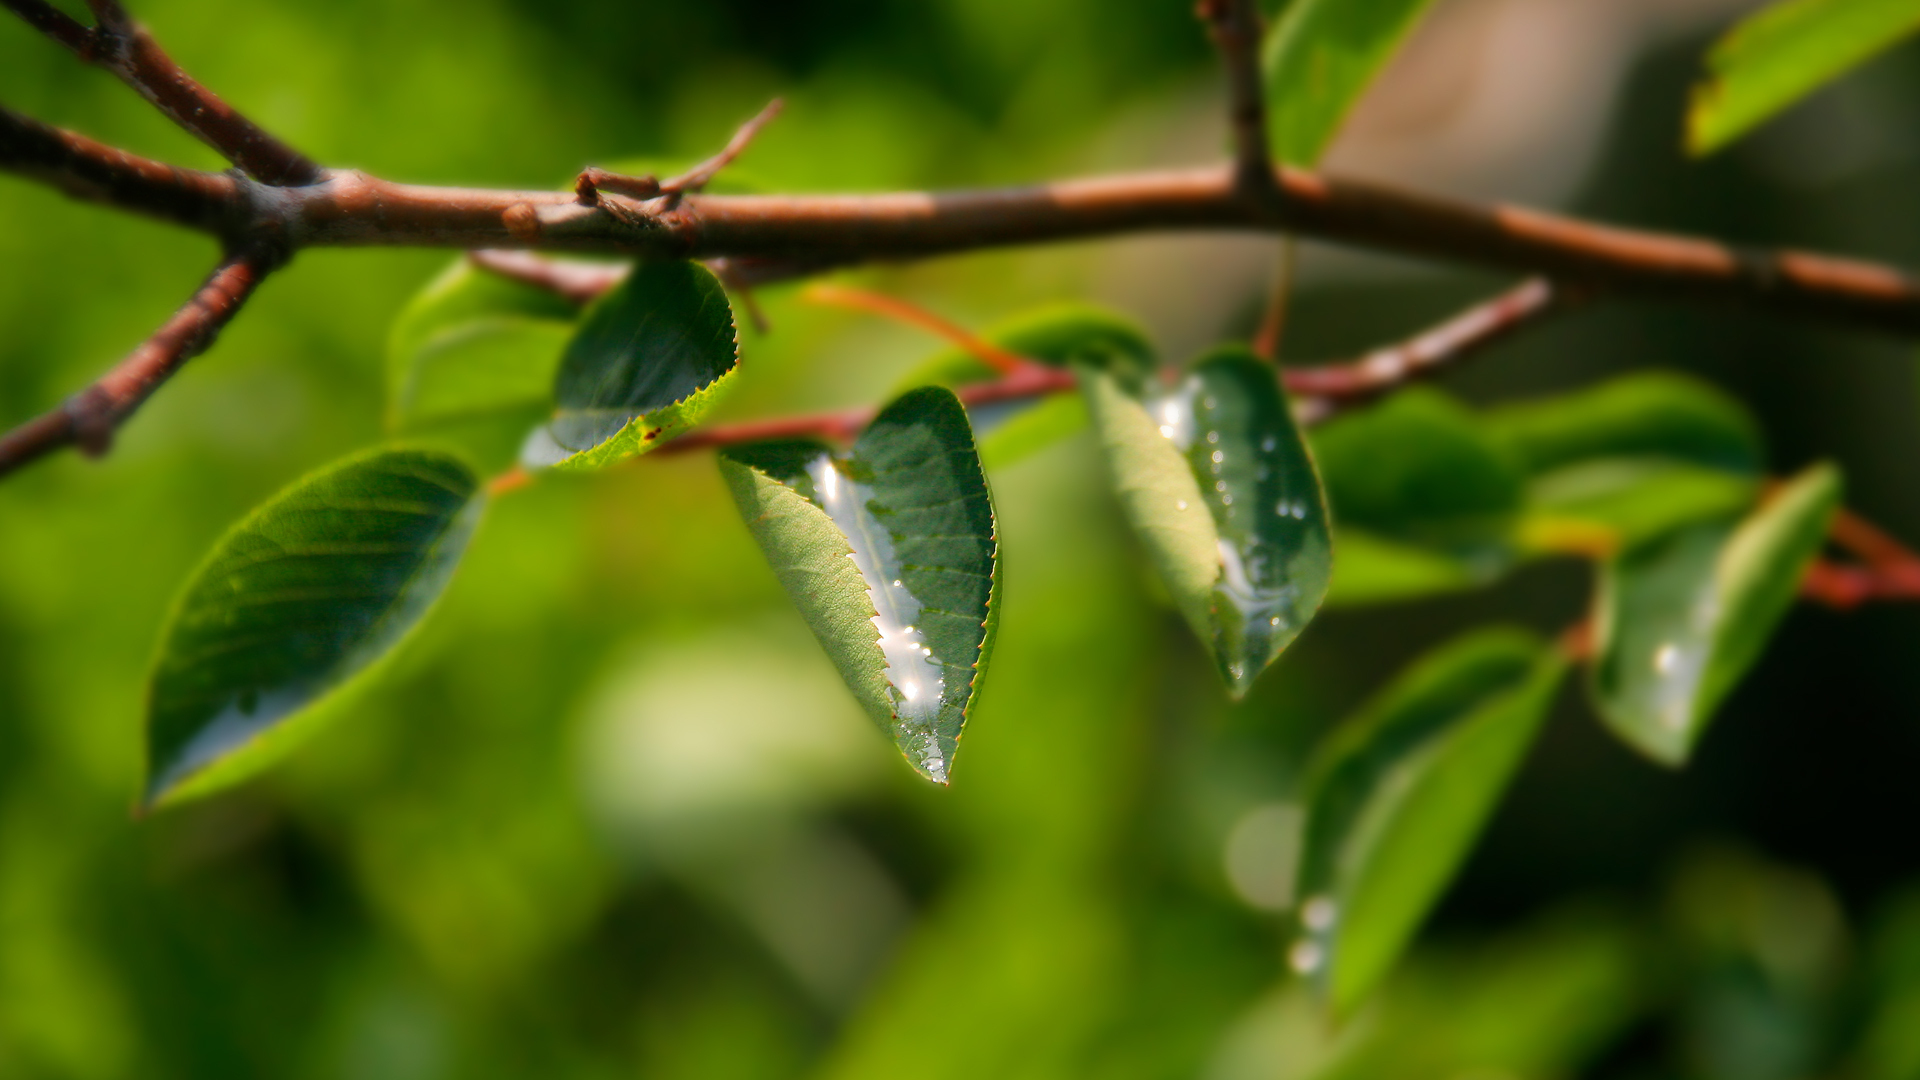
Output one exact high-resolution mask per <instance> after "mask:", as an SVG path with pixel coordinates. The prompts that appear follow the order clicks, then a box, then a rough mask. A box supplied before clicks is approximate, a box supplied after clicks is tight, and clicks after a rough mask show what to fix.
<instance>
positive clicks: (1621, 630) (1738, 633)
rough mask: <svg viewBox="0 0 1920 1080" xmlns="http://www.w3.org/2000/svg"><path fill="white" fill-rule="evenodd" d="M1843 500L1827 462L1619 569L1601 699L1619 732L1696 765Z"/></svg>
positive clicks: (1601, 629) (1610, 600) (1634, 553)
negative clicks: (1746, 508) (1717, 717)
mask: <svg viewBox="0 0 1920 1080" xmlns="http://www.w3.org/2000/svg"><path fill="white" fill-rule="evenodd" d="M1839 499H1840V477H1839V473H1838V472H1836V471H1835V470H1834V469H1833V468H1832V467H1831V466H1825V465H1821V466H1815V467H1813V468H1810V469H1808V470H1806V471H1805V472H1803V473H1801V474H1800V475H1799V476H1797V477H1795V478H1794V479H1793V480H1791V481H1789V482H1788V483H1787V484H1785V485H1784V486H1783V487H1782V488H1781V489H1780V490H1779V491H1778V492H1776V493H1774V495H1773V496H1772V497H1771V498H1770V499H1768V500H1767V501H1766V503H1765V504H1764V505H1762V506H1761V507H1760V509H1759V510H1757V511H1755V512H1754V513H1753V514H1752V515H1751V516H1749V517H1747V518H1746V519H1745V520H1744V521H1743V520H1739V519H1737V518H1727V519H1722V520H1720V521H1710V522H1702V523H1698V524H1695V525H1691V526H1688V527H1686V528H1683V529H1679V530H1677V531H1674V532H1671V533H1668V534H1666V535H1664V536H1661V537H1659V538H1657V539H1654V540H1652V541H1649V542H1647V543H1645V544H1642V545H1639V546H1637V547H1634V548H1631V549H1629V550H1627V551H1626V552H1624V553H1623V554H1621V556H1620V557H1619V558H1618V559H1615V560H1614V561H1613V562H1612V563H1610V564H1609V565H1608V566H1607V568H1606V572H1605V574H1604V576H1603V579H1602V581H1601V583H1600V605H1599V611H1598V614H1597V624H1596V628H1595V629H1596V635H1597V654H1596V658H1595V661H1594V665H1593V692H1594V698H1595V701H1596V703H1597V705H1598V707H1599V710H1600V713H1601V715H1602V716H1603V717H1604V718H1605V719H1606V722H1607V724H1608V726H1610V727H1611V728H1612V729H1613V731H1614V733H1615V734H1617V735H1619V736H1620V737H1621V738H1622V739H1624V740H1625V741H1626V742H1627V744H1628V745H1630V746H1632V747H1634V748H1635V749H1637V750H1639V751H1640V752H1642V753H1644V754H1646V755H1647V756H1648V757H1651V758H1652V759H1654V760H1655V761H1658V762H1661V763H1662V764H1666V765H1680V764H1683V763H1685V761H1686V760H1687V757H1688V756H1689V755H1690V754H1691V753H1692V751H1693V747H1694V744H1695V743H1696V742H1697V741H1698V740H1699V738H1700V735H1701V732H1702V731H1704V730H1705V728H1706V725H1707V722H1708V721H1709V720H1710V719H1711V718H1712V716H1713V712H1714V710H1715V709H1716V708H1718V707H1719V705H1720V703H1721V702H1722V701H1724V700H1725V699H1726V696H1727V694H1728V693H1730V692H1731V691H1732V690H1733V688H1734V686H1735V685H1737V684H1738V683H1739V681H1740V679H1741V678H1742V677H1743V676H1745V675H1746V673H1747V669H1748V668H1750V667H1752V666H1753V663H1754V662H1755V661H1756V660H1758V659H1759V658H1760V653H1761V652H1762V651H1763V650H1764V649H1765V647H1766V643H1767V639H1768V638H1769V637H1770V636H1771V635H1772V633H1773V629H1774V627H1775V626H1776V625H1778V624H1779V622H1780V619H1781V617H1782V616H1784V615H1785V614H1786V612H1787V608H1788V607H1790V606H1791V605H1792V603H1793V598H1794V595H1795V593H1796V592H1797V591H1798V589H1799V586H1800V578H1801V575H1802V574H1803V573H1804V572H1805V570H1806V566H1807V563H1808V562H1809V561H1811V560H1812V559H1813V557H1814V556H1815V555H1816V554H1818V552H1819V550H1820V544H1821V541H1822V540H1823V539H1824V538H1825V537H1826V533H1827V525H1828V522H1829V520H1830V519H1831V518H1832V516H1833V512H1834V509H1835V507H1837V506H1838V505H1839Z"/></svg>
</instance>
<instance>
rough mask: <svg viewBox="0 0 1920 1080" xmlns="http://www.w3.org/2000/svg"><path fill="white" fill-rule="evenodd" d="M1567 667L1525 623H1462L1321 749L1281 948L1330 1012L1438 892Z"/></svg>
mask: <svg viewBox="0 0 1920 1080" xmlns="http://www.w3.org/2000/svg"><path fill="white" fill-rule="evenodd" d="M1565 669H1566V662H1565V660H1564V659H1563V658H1562V657H1561V656H1560V654H1559V652H1558V650H1555V649H1553V648H1551V647H1550V646H1548V645H1547V644H1545V643H1544V642H1542V641H1540V640H1539V639H1538V638H1536V637H1534V636H1533V635H1531V634H1528V633H1523V632H1520V631H1513V630H1491V631H1482V632H1479V633H1476V634H1472V635H1469V636H1468V637H1466V638H1464V639H1461V640H1457V641H1455V642H1453V643H1451V644H1449V645H1447V646H1444V647H1443V648H1441V649H1440V650H1438V651H1437V652H1435V653H1433V654H1430V655H1429V656H1428V657H1426V658H1425V659H1423V660H1421V661H1420V662H1419V663H1418V664H1416V665H1415V666H1414V667H1413V668H1412V669H1411V670H1409V671H1407V672H1406V673H1405V674H1403V675H1401V676H1400V677H1399V678H1398V679H1396V680H1395V681H1394V683H1393V684H1392V685H1391V686H1389V687H1388V688H1387V689H1386V690H1385V691H1384V692H1382V693H1381V695H1380V696H1379V697H1378V698H1376V699H1375V700H1374V701H1373V702H1372V703H1371V704H1369V705H1368V706H1366V707H1365V708H1364V709H1363V710H1362V711H1361V713H1360V714H1359V715H1358V716H1356V717H1355V718H1354V719H1352V720H1350V721H1348V722H1347V723H1346V724H1345V725H1344V726H1342V727H1341V728H1339V729H1338V730H1336V731H1335V732H1334V733H1333V735H1331V736H1330V737H1329V738H1328V740H1327V742H1326V743H1325V745H1324V746H1323V747H1322V748H1321V750H1320V751H1319V752H1318V754H1317V755H1316V757H1315V759H1314V763H1313V765H1312V767H1311V770H1310V772H1309V779H1308V784H1307V797H1306V800H1307V819H1306V822H1307V823H1306V840H1305V845H1304V848H1303V850H1302V854H1301V866H1300V877H1299V883H1300V884H1299V895H1300V897H1301V900H1300V902H1299V904H1298V905H1297V906H1296V909H1295V913H1296V916H1297V919H1298V923H1299V927H1298V931H1297V937H1296V938H1295V941H1294V944H1293V946H1292V948H1291V950H1290V951H1289V954H1288V959H1289V963H1290V964H1291V966H1292V967H1293V968H1294V970H1295V971H1296V972H1299V973H1300V974H1302V975H1304V976H1306V977H1307V978H1309V979H1310V980H1311V981H1312V983H1313V984H1314V986H1315V987H1316V989H1317V990H1319V992H1320V993H1321V995H1322V996H1323V997H1324V998H1325V999H1326V1000H1328V1001H1329V1003H1330V1004H1331V1005H1332V1006H1333V1008H1334V1009H1335V1011H1336V1012H1339V1013H1346V1012H1349V1011H1350V1010H1351V1009H1352V1008H1353V1007H1354V1006H1355V1005H1356V1004H1358V1003H1359V1002H1360V1000H1361V999H1362V998H1364V997H1365V996H1366V994H1367V993H1368V991H1370V990H1372V989H1373V987H1374V986H1375V985H1377V984H1378V982H1379V981H1380V979H1381V977H1382V976H1384V975H1385V974H1386V973H1387V971H1388V970H1389V969H1390V968H1391V967H1392V966H1393V964H1394V962H1395V960H1397V959H1398V958H1399V955H1400V953H1401V952H1402V951H1403V950H1404V949H1405V948H1406V945H1407V943H1408V942H1409V941H1410V940H1411V939H1412V937H1413V935H1414V933H1415V931H1416V930H1417V929H1418V928H1419V925H1420V923H1421V921H1422V920H1424V919H1425V917H1426V915H1427V913H1428V911H1429V910H1430V909H1431V908H1432V907H1433V904H1434V903H1435V901H1437V900H1438V899H1439V897H1440V895H1441V894H1442V893H1443V892H1444V891H1445V890H1446V887H1447V884H1448V883H1449V882H1450V881H1451V880H1452V879H1453V876H1454V874H1455V873H1456V872H1457V871H1458V870H1459V868H1460V865H1461V863H1462V862H1463V861H1464V860H1465V858H1466V856H1467V853H1468V852H1469V851H1471V850H1472V847H1473V843H1474V841H1475V840H1476V839H1477V838H1478V837H1479V835H1480V832H1481V831H1482V829H1483V828H1484V827H1485V825H1486V823H1487V820H1488V819H1489V818H1490V817H1491V816H1492V813H1493V810H1494V808H1495V806H1496V805H1497V804H1498V803H1499V800H1500V797H1501V795H1502V794H1503V793H1504V792H1505V791H1506V789H1507V785H1508V783H1509V781H1510V780H1511V779H1512V777H1513V774H1514V772H1515V771H1516V770H1517V769H1518V768H1519V766H1520V763H1521V761H1522V760H1523V759H1524V758H1525V756H1526V752H1527V749H1528V747H1530V746H1531V745H1532V743H1533V739H1534V736H1535V734H1536V733H1537V732H1538V730H1539V727H1540V723H1541V721H1542V719H1543V718H1544V717H1545V716H1546V714H1547V711H1548V709H1549V708H1550V707H1551V706H1552V704H1553V698H1554V692H1555V690H1556V689H1557V688H1558V686H1559V685H1560V680H1561V677H1562V675H1563V674H1564V672H1565Z"/></svg>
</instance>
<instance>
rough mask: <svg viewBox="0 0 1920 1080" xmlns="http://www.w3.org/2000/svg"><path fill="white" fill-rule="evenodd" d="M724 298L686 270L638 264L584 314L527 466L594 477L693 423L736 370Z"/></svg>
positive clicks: (693, 267) (712, 282) (681, 265)
mask: <svg viewBox="0 0 1920 1080" xmlns="http://www.w3.org/2000/svg"><path fill="white" fill-rule="evenodd" d="M739 359H740V344H739V337H738V334H737V332H736V331H735V328H734V323H733V309H732V308H731V307H730V306H728V304H727V294H726V290H724V289H722V288H721V286H720V282H719V279H717V278H715V277H714V276H713V274H712V272H710V271H709V270H707V269H706V268H705V267H703V266H700V265H698V264H695V263H690V262H669V263H643V264H641V265H639V266H637V267H635V268H634V271H633V273H632V274H630V275H629V276H628V277H627V279H626V280H625V281H623V282H622V283H621V284H620V285H619V287H617V288H615V289H613V290H612V291H610V292H608V293H607V294H606V295H605V296H603V297H601V298H600V299H599V300H596V301H594V303H593V305H592V306H591V307H589V308H588V309H587V313H586V316H585V318H584V319H583V320H582V321H581V324H580V329H579V331H578V332H577V333H575V334H574V337H573V340H572V341H570V342H569V343H568V344H567V351H566V355H565V356H564V357H562V359H561V361H560V371H559V374H558V376H556V377H555V379H554V389H553V399H554V401H555V403H556V405H557V406H558V408H557V410H556V412H555V413H554V417H553V420H552V421H551V422H550V423H549V424H548V425H547V426H546V427H545V428H544V429H543V432H542V434H541V435H537V436H536V437H535V440H534V441H533V442H531V443H529V445H528V448H527V450H526V452H525V454H524V455H523V456H524V457H525V459H526V460H527V462H528V464H532V465H552V466H553V467H554V468H558V469H600V468H605V467H606V466H608V465H611V464H614V463H615V462H618V461H621V460H624V459H626V458H629V457H633V456H635V455H637V454H644V453H646V452H647V451H648V450H651V449H653V448H654V447H656V446H659V445H660V444H661V443H663V442H666V441H667V440H669V439H671V438H673V437H674V436H675V435H678V434H679V433H680V432H682V431H685V430H686V429H687V428H689V427H692V426H693V425H694V424H696V423H698V422H699V420H700V418H701V417H702V416H704V415H706V413H707V411H708V410H709V409H711V408H712V407H713V405H714V402H715V401H716V400H717V395H718V393H719V392H720V390H721V388H722V387H723V386H724V384H725V381H726V379H727V377H728V376H729V375H731V374H732V373H733V372H734V370H735V369H736V368H737V367H738V366H739Z"/></svg>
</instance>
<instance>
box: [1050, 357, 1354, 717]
mask: <svg viewBox="0 0 1920 1080" xmlns="http://www.w3.org/2000/svg"><path fill="white" fill-rule="evenodd" d="M1080 381H1081V386H1082V388H1083V389H1084V391H1085V393H1086V397H1087V403H1088V409H1089V411H1090V412H1091V414H1092V416H1093V420H1094V426H1095V428H1096V430H1097V431H1098V432H1099V435H1100V441H1101V444H1102V446H1103V448H1104V449H1105V451H1106V458H1107V465H1108V470H1109V473H1110V475H1111V477H1112V480H1113V484H1114V488H1115V490H1116V491H1117V492H1118V494H1119V496H1120V502H1121V506H1122V508H1123V509H1124V510H1125V512H1126V514H1127V518H1128V520H1129V521H1130V522H1131V523H1132V524H1133V527H1134V529H1135V530H1136V531H1137V532H1138V533H1139V534H1140V538H1141V540H1142V542H1143V543H1144V544H1145V545H1146V547H1147V551H1148V553H1149V555H1150V556H1151V557H1152V559H1153V561H1154V564H1155V566H1156V568H1157V569H1158V570H1159V571H1160V575H1161V577H1162V579H1163V580H1164V581H1165V583H1166V585H1167V589H1168V591H1169V592H1170V593H1171V594H1172V595H1173V599H1174V602H1175V604H1176V605H1178V607H1179V609H1180V612H1181V614H1183V615H1184V616H1186V619H1187V622H1188V624H1189V625H1191V626H1192V627H1193V630H1194V632H1195V633H1196V634H1198V635H1199V636H1200V639H1201V641H1202V642H1204V643H1205V644H1206V646H1207V649H1208V651H1209V652H1210V653H1211V654H1212V656H1213V659H1214V663H1215V667H1216V669H1217V670H1218V671H1219V673H1220V677H1221V679H1222V680H1224V681H1225V683H1226V685H1227V688H1228V690H1229V691H1230V692H1231V693H1232V694H1233V696H1235V697H1240V696H1242V695H1244V694H1245V693H1246V692H1247V691H1248V690H1249V689H1250V688H1251V687H1252V686H1253V682H1254V680H1255V679H1257V678H1258V677H1259V676H1260V673H1261V672H1262V671H1265V670H1266V668H1267V665H1269V664H1271V663H1272V662H1273V660H1274V659H1275V658H1276V657H1278V656H1279V655H1280V652H1281V650H1283V649H1285V648H1286V647H1287V646H1288V645H1289V644H1291V643H1292V642H1293V639H1294V638H1295V637H1297V636H1299V634H1300V631H1301V630H1303V629H1305V627H1306V625H1307V623H1308V621H1309V620H1311V619H1312V618H1313V616H1314V613H1315V612H1316V611H1318V610H1319V607H1320V601H1321V600H1322V599H1323V598H1324V597H1325V596H1326V593H1327V585H1328V582H1329V580H1330V579H1331V577H1332V574H1333V546H1332V539H1331V536H1330V534H1329V531H1328V521H1327V503H1326V497H1325V495H1324V494H1323V493H1322V491H1321V487H1320V478H1319V476H1318V475H1317V474H1316V472H1315V470H1314V464H1313V459H1312V458H1311V457H1310V456H1309V455H1308V453H1307V447H1306V444H1305V443H1304V442H1303V441H1302V440H1301V437H1300V430H1299V428H1298V426H1297V425H1296V424H1295V422H1294V419H1293V413H1292V410H1291V409H1290V408H1289V407H1288V404H1287V401H1286V398H1285V396H1284V395H1283V394H1282V393H1281V390H1280V386H1279V381H1278V379H1276V378H1275V373H1274V369H1273V367H1272V366H1271V365H1269V364H1267V363H1265V362H1264V361H1262V360H1260V359H1259V358H1258V357H1256V356H1254V355H1253V354H1252V353H1251V352H1249V351H1247V350H1246V349H1244V348H1242V347H1239V346H1229V347H1223V348H1220V349H1217V350H1215V351H1214V352H1211V353H1208V354H1206V355H1205V356H1202V357H1201V358H1200V359H1199V360H1197V361H1195V362H1194V364H1193V365H1192V366H1191V367H1189V368H1188V369H1187V371H1186V373H1185V374H1183V375H1182V376H1181V377H1180V379H1179V381H1178V382H1177V383H1176V384H1175V385H1174V386H1173V387H1172V388H1171V389H1170V390H1164V391H1162V390H1158V389H1156V388H1154V387H1152V386H1151V385H1150V384H1147V383H1146V382H1144V381H1143V380H1141V379H1140V378H1139V377H1138V376H1137V374H1136V373H1134V372H1132V371H1130V370H1126V369H1119V370H1116V369H1115V368H1113V367H1105V368H1101V367H1094V366H1083V367H1082V368H1081V375H1080Z"/></svg>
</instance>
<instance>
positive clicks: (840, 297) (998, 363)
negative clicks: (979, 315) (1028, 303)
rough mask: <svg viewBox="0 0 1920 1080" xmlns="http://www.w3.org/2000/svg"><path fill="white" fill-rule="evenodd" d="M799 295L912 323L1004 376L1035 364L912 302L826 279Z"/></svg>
mask: <svg viewBox="0 0 1920 1080" xmlns="http://www.w3.org/2000/svg"><path fill="white" fill-rule="evenodd" d="M800 295H801V297H802V298H803V299H806V300H811V301H813V302H814V303H816V304H832V305H834V306H836V307H844V308H853V309H855V310H858V311H871V312H873V313H874V314H876V315H885V316H886V317H888V318H890V319H897V320H899V321H900V322H903V323H906V324H908V325H909V326H917V327H919V328H920V329H922V330H925V331H927V332H928V333H931V334H935V335H937V336H939V337H943V338H946V339H947V340H948V341H951V342H953V343H954V344H955V345H958V346H959V347H960V348H962V349H965V350H966V351H967V352H969V353H971V354H973V356H974V357H975V358H977V359H978V360H979V361H980V362H981V363H983V364H986V365H987V366H989V367H991V368H993V369H994V370H996V371H998V372H1000V373H1001V374H1002V375H1012V374H1014V373H1016V372H1019V371H1021V370H1022V369H1025V368H1028V367H1031V366H1033V361H1031V360H1028V359H1026V358H1025V357H1021V356H1016V355H1014V354H1013V353H1010V352H1008V351H1007V350H1005V349H1002V348H1001V347H999V346H998V345H995V344H993V343H992V342H990V341H987V340H986V339H984V338H982V337H980V336H979V335H977V334H975V333H973V332H972V331H970V330H968V329H966V328H965V327H963V326H959V325H957V324H955V323H952V322H948V321H947V320H946V319H943V318H941V317H940V316H938V315H935V314H934V313H933V312H931V311H928V310H927V309H925V308H922V307H917V306H915V305H913V304H909V303H907V302H906V301H905V300H900V299H897V298H895V297H891V296H885V295H882V294H880V293H876V292H868V291H867V290H865V289H855V288H851V287H849V286H846V285H834V284H830V283H827V282H821V283H819V284H817V285H809V286H808V287H807V289H806V291H805V292H803V293H801V294H800Z"/></svg>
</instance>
